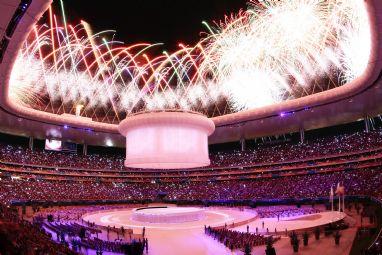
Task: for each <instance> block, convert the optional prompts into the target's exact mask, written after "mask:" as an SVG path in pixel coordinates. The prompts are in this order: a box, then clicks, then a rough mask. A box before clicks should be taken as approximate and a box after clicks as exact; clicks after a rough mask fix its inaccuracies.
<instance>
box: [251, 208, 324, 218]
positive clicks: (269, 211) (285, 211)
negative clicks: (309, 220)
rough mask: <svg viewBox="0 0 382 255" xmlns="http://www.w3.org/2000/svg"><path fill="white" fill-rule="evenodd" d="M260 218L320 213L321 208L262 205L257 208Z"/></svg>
mask: <svg viewBox="0 0 382 255" xmlns="http://www.w3.org/2000/svg"><path fill="white" fill-rule="evenodd" d="M256 212H257V213H258V215H259V217H260V218H278V219H282V218H289V217H295V216H301V215H307V214H314V213H319V212H320V210H319V209H316V208H312V207H303V208H296V206H291V205H278V206H268V207H260V208H258V209H257V210H256Z"/></svg>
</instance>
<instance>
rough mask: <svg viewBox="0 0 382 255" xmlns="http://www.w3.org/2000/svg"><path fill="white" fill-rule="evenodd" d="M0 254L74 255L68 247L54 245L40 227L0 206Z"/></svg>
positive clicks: (49, 236) (48, 235)
mask: <svg viewBox="0 0 382 255" xmlns="http://www.w3.org/2000/svg"><path fill="white" fill-rule="evenodd" d="M0 254H25V255H35V254H36V255H40V254H58V255H60V254H61V255H76V254H78V253H77V252H74V251H72V250H70V249H69V247H68V246H66V245H63V244H58V243H55V242H53V241H52V240H51V235H50V234H49V233H48V232H46V231H45V230H44V229H43V228H40V226H38V225H35V224H32V223H30V222H29V221H26V220H24V219H21V218H19V216H18V214H17V212H14V211H12V210H10V209H8V208H7V207H5V206H0Z"/></svg>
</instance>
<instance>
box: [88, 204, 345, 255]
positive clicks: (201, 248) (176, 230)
mask: <svg viewBox="0 0 382 255" xmlns="http://www.w3.org/2000/svg"><path fill="white" fill-rule="evenodd" d="M169 206H171V205H169ZM179 208H187V207H179ZM135 209H136V208H135ZM201 209H203V210H204V212H205V217H204V218H203V219H201V220H198V221H190V222H182V223H145V222H139V221H136V220H133V219H132V214H133V212H134V209H132V208H126V209H118V210H109V211H98V212H93V213H89V214H85V215H83V219H84V220H85V221H90V222H94V223H95V224H96V225H99V226H103V227H106V226H110V227H113V226H115V227H116V228H120V227H121V226H123V227H124V228H125V229H126V228H129V229H133V231H134V233H136V234H139V233H142V230H143V227H145V229H146V237H147V238H148V239H149V254H151V255H162V254H182V255H207V254H208V255H210V254H211V255H215V254H222V255H224V254H240V255H241V254H243V253H242V252H240V251H237V252H236V251H235V252H233V253H232V252H231V251H230V250H229V249H227V248H226V247H225V246H224V245H223V244H221V243H219V242H217V241H216V240H214V239H213V238H211V237H209V236H207V235H205V234H204V226H205V225H207V226H215V227H219V226H220V227H221V226H224V225H225V224H227V226H228V227H229V228H231V229H233V230H237V231H243V232H245V231H246V229H247V225H248V226H249V230H250V232H255V229H256V227H258V230H259V232H260V233H263V234H266V228H268V229H269V232H270V234H273V233H272V232H274V229H275V228H276V229H277V231H278V232H279V233H278V234H280V235H283V236H285V235H284V233H285V229H286V228H287V229H288V231H290V230H302V229H305V228H314V227H316V226H321V225H324V224H327V223H330V222H335V221H338V220H341V219H343V218H345V217H346V214H344V213H339V212H331V211H326V212H321V213H316V214H309V215H301V216H295V217H289V218H283V219H280V221H278V220H277V218H259V217H258V214H257V213H256V209H240V208H233V209H229V208H226V207H206V208H202V207H201ZM262 222H264V228H262ZM232 223H234V226H233V227H232ZM283 240H284V239H283ZM288 242H289V241H288ZM288 242H287V243H288ZM256 250H259V251H263V250H264V246H263V247H256ZM288 251H289V250H288ZM290 251H292V250H290ZM260 254H262V253H260Z"/></svg>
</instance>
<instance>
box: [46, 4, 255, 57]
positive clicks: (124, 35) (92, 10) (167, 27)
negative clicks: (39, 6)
mask: <svg viewBox="0 0 382 255" xmlns="http://www.w3.org/2000/svg"><path fill="white" fill-rule="evenodd" d="M247 1H248V0H189V1H186V0H109V1H98V0H64V5H65V12H66V16H67V19H68V22H70V23H71V24H77V23H78V22H79V21H80V20H81V19H83V20H85V21H87V22H88V23H89V24H90V25H91V26H92V28H93V31H94V32H99V31H101V30H107V29H113V30H116V31H117V33H116V39H117V40H121V41H124V42H125V43H126V44H134V43H137V42H148V43H157V42H161V43H164V44H165V46H164V48H163V49H165V50H168V51H172V50H174V49H176V48H177V45H178V43H180V42H181V43H184V44H186V45H193V44H195V42H197V41H198V40H199V38H200V33H201V32H204V31H206V29H205V27H204V26H203V25H202V24H201V22H202V21H203V20H205V21H207V22H208V23H209V24H212V23H213V22H212V21H219V20H223V19H224V15H227V14H230V13H236V12H238V11H239V10H240V9H246V7H247ZM53 9H54V12H55V13H56V14H57V15H61V11H60V4H59V0H55V1H54V3H53Z"/></svg>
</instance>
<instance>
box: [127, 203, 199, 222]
mask: <svg viewBox="0 0 382 255" xmlns="http://www.w3.org/2000/svg"><path fill="white" fill-rule="evenodd" d="M204 216H205V214H204V210H203V209H201V208H197V207H144V208H137V209H134V210H133V214H132V219H133V220H136V221H140V222H147V223H182V222H190V221H198V220H201V219H203V218H204Z"/></svg>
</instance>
